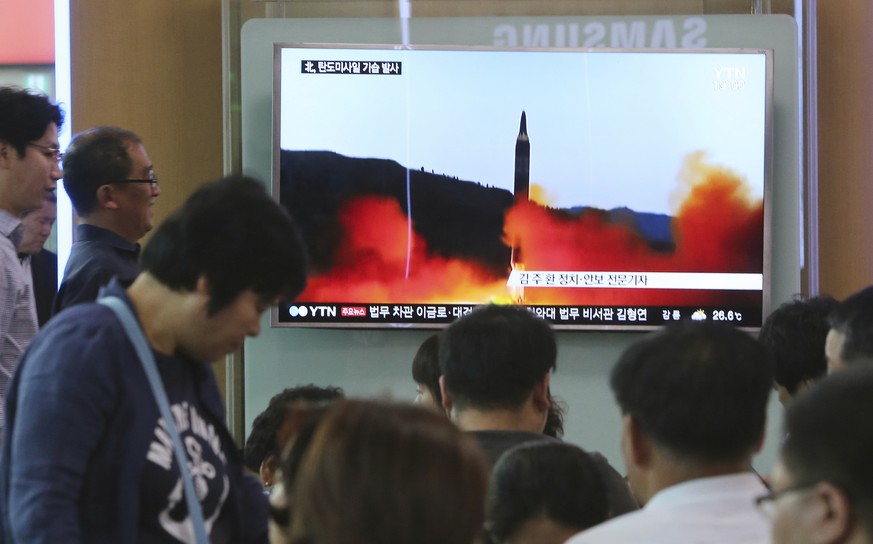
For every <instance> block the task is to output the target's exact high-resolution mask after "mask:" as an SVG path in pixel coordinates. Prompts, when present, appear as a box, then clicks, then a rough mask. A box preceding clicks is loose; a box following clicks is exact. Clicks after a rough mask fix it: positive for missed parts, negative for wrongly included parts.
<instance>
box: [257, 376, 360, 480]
mask: <svg viewBox="0 0 873 544" xmlns="http://www.w3.org/2000/svg"><path fill="white" fill-rule="evenodd" d="M342 397H343V390H342V389H340V388H338V387H319V386H317V385H312V384H310V385H302V386H298V387H289V388H287V389H284V390H283V391H281V392H280V393H277V394H276V395H274V396H273V398H271V399H270V402H269V404H268V405H267V408H266V409H265V410H264V411H263V412H261V413H260V414H258V416H257V417H256V418H255V420H254V421H253V422H252V431H251V433H249V437H248V439H247V440H246V445H245V450H244V452H243V462H244V463H245V466H246V467H247V468H248V469H249V470H251V471H252V472H254V473H256V474H258V475H259V476H260V478H261V481H262V482H263V483H264V485H265V486H271V485H273V482H274V477H275V473H276V469H277V468H278V463H279V458H280V454H281V445H280V444H279V436H278V433H279V428H280V427H281V426H282V424H283V422H284V421H285V418H286V416H287V414H288V409H289V407H290V406H291V405H292V404H295V403H321V402H327V401H333V400H336V399H339V398H342Z"/></svg>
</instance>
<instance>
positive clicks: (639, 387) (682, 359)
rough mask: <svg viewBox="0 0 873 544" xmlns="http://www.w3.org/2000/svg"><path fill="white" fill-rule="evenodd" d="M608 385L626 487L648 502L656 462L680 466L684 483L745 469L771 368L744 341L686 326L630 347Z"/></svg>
mask: <svg viewBox="0 0 873 544" xmlns="http://www.w3.org/2000/svg"><path fill="white" fill-rule="evenodd" d="M610 385H611V386H612V390H613V393H614V394H615V398H616V401H617V403H618V405H619V408H620V409H621V412H622V415H623V420H622V452H623V454H624V456H625V461H626V463H627V466H628V477H629V480H630V483H631V487H632V488H633V489H634V492H635V493H636V494H637V498H638V499H640V500H641V501H642V502H646V501H647V500H648V499H649V498H650V497H651V495H652V494H654V492H656V491H658V489H649V488H648V485H647V484H646V482H647V481H648V476H650V475H651V474H652V473H653V470H658V469H659V468H660V466H661V465H660V464H658V463H662V462H663V463H666V464H667V465H665V466H670V467H672V468H676V467H682V471H684V472H685V473H687V474H689V477H688V478H686V479H692V478H693V477H696V476H690V474H692V473H693V472H695V471H697V472H701V473H710V475H714V474H713V473H718V472H720V471H724V472H725V473H728V472H736V471H738V470H741V469H738V468H737V467H745V468H748V467H749V466H750V462H751V457H752V455H753V454H754V453H755V452H756V451H757V450H758V449H759V448H760V446H761V444H762V441H763V436H764V426H765V422H766V410H767V401H768V397H769V394H770V390H771V388H772V385H773V365H772V362H771V360H770V357H769V356H768V354H767V352H766V350H765V349H764V347H763V346H762V345H761V344H760V343H759V342H758V341H757V340H756V339H754V338H752V337H751V336H750V335H749V334H747V333H745V332H742V331H740V330H738V329H735V328H733V327H731V326H729V325H724V324H720V323H715V322H702V323H701V322H693V321H687V322H680V323H676V324H673V325H669V326H667V327H664V328H663V329H661V330H659V331H657V332H654V333H651V334H649V335H647V336H646V337H644V338H643V339H641V340H639V341H638V342H636V343H634V344H632V345H631V346H630V347H629V348H628V349H627V350H625V351H624V353H622V355H621V356H620V357H619V360H618V362H617V363H616V365H615V367H614V368H613V370H612V376H611V379H610ZM656 462H657V463H656Z"/></svg>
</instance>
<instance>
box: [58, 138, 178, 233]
mask: <svg viewBox="0 0 873 544" xmlns="http://www.w3.org/2000/svg"><path fill="white" fill-rule="evenodd" d="M64 190H65V191H66V192H67V195H69V197H70V201H71V202H72V203H73V207H74V208H76V213H77V214H79V216H80V217H82V218H83V219H84V220H85V221H86V222H91V223H94V224H96V225H98V226H101V227H104V228H108V229H109V230H112V231H114V232H116V233H117V234H119V235H120V236H122V237H124V238H126V239H128V240H130V241H131V242H136V241H137V240H139V239H140V238H142V237H143V236H144V235H145V234H146V233H147V232H149V231H150V230H152V227H153V226H154V225H153V219H154V211H153V206H154V203H155V199H156V198H157V197H158V195H160V194H161V189H160V187H159V186H158V178H157V176H156V175H155V170H154V165H153V164H152V161H151V159H149V156H148V153H147V152H146V149H145V146H143V143H142V140H141V139H140V137H139V136H137V135H136V134H134V133H133V132H131V131H129V130H125V129H123V128H118V127H95V128H91V129H88V130H85V131H82V132H80V133H78V134H76V136H75V137H74V138H73V140H72V142H70V145H69V147H68V148H67V152H66V153H65V154H64Z"/></svg>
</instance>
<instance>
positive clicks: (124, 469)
mask: <svg viewBox="0 0 873 544" xmlns="http://www.w3.org/2000/svg"><path fill="white" fill-rule="evenodd" d="M106 293H107V294H112V295H115V296H119V297H121V298H122V299H123V300H125V301H126V302H127V303H128V304H129V303H130V301H129V299H127V296H126V294H125V293H124V291H123V289H122V288H121V286H120V285H119V284H118V282H117V281H113V282H112V283H111V284H110V286H109V287H108V288H107V289H106ZM155 357H156V359H157V366H158V371H159V373H160V374H161V379H162V380H163V381H164V383H165V388H166V389H167V394H168V396H169V397H170V402H171V403H173V404H174V408H175V407H176V406H178V405H181V404H184V405H185V406H188V405H196V406H197V407H198V420H200V421H198V422H197V424H198V426H199V427H201V428H208V430H209V436H210V439H209V448H208V449H210V450H216V451H219V452H221V453H220V455H221V456H223V457H225V458H226V462H225V463H224V464H222V465H221V466H220V469H221V471H222V473H226V476H227V479H226V480H225V481H226V482H227V484H226V485H225V486H224V487H225V489H228V490H229V491H228V493H227V495H226V497H223V498H222V500H223V501H224V502H223V503H222V504H223V506H222V507H221V509H220V510H216V511H217V512H220V516H221V517H220V521H221V524H220V526H221V531H222V534H224V535H225V537H226V538H225V540H226V541H229V542H239V543H247V542H258V543H261V542H266V541H267V515H268V507H267V502H266V498H265V496H264V494H263V491H262V488H261V485H260V483H259V482H258V481H257V480H256V479H255V478H254V477H251V476H249V475H247V474H245V473H244V471H243V464H242V455H241V453H240V452H239V450H238V449H237V447H236V445H235V444H234V441H233V439H232V437H231V436H230V434H229V432H228V431H227V429H226V427H225V424H224V409H223V404H222V400H221V395H220V392H219V390H218V386H217V384H216V382H215V378H214V376H213V374H212V369H211V367H210V364H209V363H206V362H196V361H192V360H190V359H184V358H181V357H170V356H166V355H161V354H158V353H156V354H155ZM180 376H181V378H180ZM179 382H182V383H179ZM180 388H183V390H184V391H186V393H185V394H186V395H188V396H187V397H184V398H183V400H184V403H180V404H176V401H174V400H173V395H172V393H173V392H174V391H176V392H178V391H179V390H180ZM6 409H7V413H6V436H4V437H3V438H4V439H3V444H2V453H0V524H2V528H3V534H4V536H5V541H6V542H16V541H17V542H28V543H31V542H45V543H58V542H64V543H76V542H88V543H104V542H105V543H113V544H124V543H134V542H139V541H140V540H141V539H140V537H141V535H139V534H138V531H139V530H140V528H141V527H142V526H143V525H154V524H155V523H156V522H157V521H158V520H157V516H155V518H149V519H143V518H142V517H141V511H142V509H143V508H144V507H143V504H141V502H140V501H141V500H149V501H151V503H154V502H155V501H156V500H157V501H162V500H164V499H165V497H166V495H164V494H160V496H158V495H159V494H158V493H155V494H154V495H155V496H148V491H145V490H148V489H150V484H151V483H152V482H151V481H150V480H149V479H148V478H144V477H143V475H144V474H150V472H148V471H147V470H146V468H147V467H146V465H147V462H148V463H151V464H150V465H149V466H148V469H149V470H151V473H154V472H155V470H154V466H153V465H154V462H153V461H152V458H153V457H154V456H155V453H156V450H161V449H162V448H160V445H161V444H160V442H159V441H157V440H156V437H157V438H160V434H161V433H160V429H159V426H158V423H157V422H158V420H159V417H160V416H159V412H158V407H157V404H156V402H155V400H154V398H153V395H152V391H151V389H150V388H149V385H148V382H147V378H146V376H145V373H144V371H143V370H142V367H141V364H140V362H139V359H138V358H137V356H136V355H135V352H134V349H133V345H132V344H131V342H130V341H129V340H128V338H127V336H126V334H125V332H124V331H123V329H122V327H121V324H120V323H119V322H118V320H117V319H116V317H115V315H114V314H113V313H112V311H111V310H110V309H109V308H107V307H105V306H103V305H101V304H96V303H92V304H80V305H77V306H76V307H74V308H70V309H69V310H66V311H64V312H63V313H62V314H61V315H58V316H55V317H53V318H52V319H51V321H49V323H48V325H47V326H46V327H45V328H44V329H43V330H42V331H40V332H39V333H38V334H37V336H36V337H34V340H33V342H32V343H31V345H30V347H29V348H28V350H27V351H26V352H25V355H24V357H23V358H22V360H21V363H20V364H19V367H18V371H17V372H16V374H15V377H14V379H13V381H12V384H11V385H10V387H9V390H8V393H7V398H6ZM200 416H202V419H201V417H200ZM177 418H178V415H177ZM190 426H191V427H192V428H193V427H194V423H192V424H191V425H190ZM182 430H184V429H182V428H181V426H180V431H182ZM201 435H203V433H201ZM184 440H185V444H186V446H187V447H188V448H189V451H188V454H189V458H191V451H190V447H191V446H190V445H189V442H188V441H187V440H188V439H187V438H185V439H184ZM156 446H157V448H156ZM205 449H207V448H201V451H203V450H205ZM170 458H171V456H170V455H166V459H167V460H168V462H167V465H168V467H169V466H170V465H171V464H172V467H170V468H169V469H168V472H167V478H172V479H171V480H170V481H171V482H175V481H176V480H177V479H178V476H177V475H178V468H177V467H176V466H175V462H174V461H169V459H170ZM147 459H148V461H147ZM192 462H194V464H195V465H196V461H194V460H192ZM213 464H214V463H213ZM173 474H176V476H173ZM223 475H224V474H222V476H223ZM170 487H172V485H171V486H170ZM161 491H162V492H163V489H162V490H161ZM144 494H145V495H147V497H146V498H145V499H144V498H143V495H144ZM180 504H184V499H182V500H181V503H180ZM178 508H181V509H183V510H184V511H183V517H182V520H184V519H185V516H187V508H185V507H184V506H181V507H178ZM177 510H178V509H177ZM171 513H175V512H171ZM206 515H207V512H204V517H206ZM177 525H178V524H177ZM13 534H14V535H15V539H13V537H12V535H13ZM149 541H150V542H154V541H155V540H154V539H152V540H149ZM160 541H163V540H160ZM167 541H168V542H169V541H170V540H167Z"/></svg>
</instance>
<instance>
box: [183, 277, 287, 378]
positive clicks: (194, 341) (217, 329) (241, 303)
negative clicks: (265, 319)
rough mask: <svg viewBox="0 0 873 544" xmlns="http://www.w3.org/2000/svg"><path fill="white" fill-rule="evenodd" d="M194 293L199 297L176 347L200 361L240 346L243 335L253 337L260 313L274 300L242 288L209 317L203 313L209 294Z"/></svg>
mask: <svg viewBox="0 0 873 544" xmlns="http://www.w3.org/2000/svg"><path fill="white" fill-rule="evenodd" d="M194 296H196V297H198V298H199V300H198V302H197V303H196V305H197V310H196V312H195V315H194V317H193V318H192V320H191V327H190V329H189V330H188V331H186V332H185V333H184V334H183V337H184V338H183V340H182V342H181V344H180V346H179V347H180V349H181V350H182V351H183V352H185V353H186V354H187V355H188V356H190V357H193V358H195V359H198V360H201V361H215V360H218V359H219V358H221V357H224V356H225V355H227V354H228V353H233V352H234V351H237V350H238V349H240V348H241V347H242V346H243V342H244V341H245V339H246V337H247V336H257V335H258V334H259V333H260V332H261V315H262V314H263V313H264V312H265V311H266V310H267V308H269V307H270V306H271V305H272V304H273V303H274V302H275V301H274V300H272V299H271V300H266V299H264V298H263V297H261V296H260V295H258V294H256V293H255V292H254V291H251V290H246V291H243V292H242V293H240V294H239V296H237V297H236V299H234V300H233V302H231V303H230V304H228V305H227V306H225V307H224V308H222V309H221V310H219V311H218V312H217V313H215V314H213V315H211V316H209V315H207V314H206V305H207V304H208V302H209V295H208V294H207V293H205V292H204V290H202V289H198V291H197V292H196V294H195V295H194Z"/></svg>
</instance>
